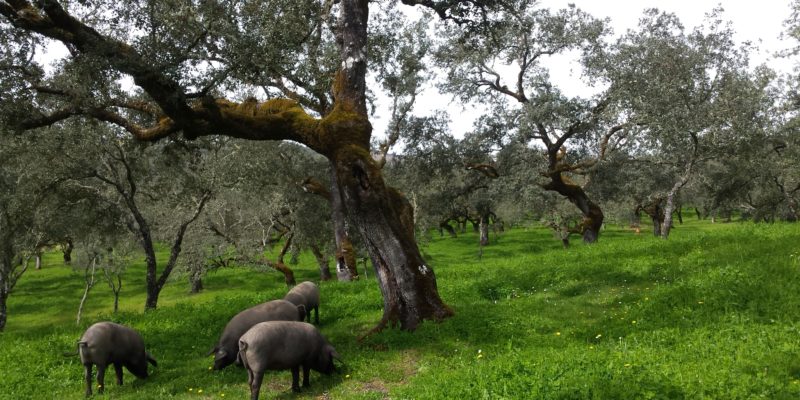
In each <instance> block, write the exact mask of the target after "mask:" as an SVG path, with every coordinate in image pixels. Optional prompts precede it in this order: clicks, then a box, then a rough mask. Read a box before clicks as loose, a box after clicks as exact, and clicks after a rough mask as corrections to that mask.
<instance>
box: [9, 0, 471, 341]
mask: <svg viewBox="0 0 800 400" xmlns="http://www.w3.org/2000/svg"><path fill="white" fill-rule="evenodd" d="M407 3H414V2H407ZM424 3H431V5H436V4H435V3H437V2H424ZM445 3H452V2H445ZM65 4H68V5H69V6H70V8H69V9H67V8H65ZM337 12H338V15H337V16H334V13H337ZM459 12H461V11H459ZM442 13H443V14H444V15H451V14H448V11H447V10H444V11H442ZM0 15H2V16H3V17H4V22H3V29H4V31H6V32H13V34H14V36H13V37H7V38H5V39H6V40H18V41H19V42H24V41H26V40H41V38H42V37H46V38H50V39H53V40H56V41H59V42H61V43H63V44H64V45H65V46H66V47H67V49H68V50H69V52H70V56H69V57H68V59H67V60H65V61H64V62H63V63H62V64H61V66H62V68H63V67H67V66H80V67H83V68H84V69H85V70H86V71H87V77H88V78H90V79H93V80H98V81H109V82H113V81H115V80H116V79H118V78H121V77H130V78H132V80H133V83H134V84H135V85H136V86H137V87H138V88H140V89H141V91H140V92H137V93H136V94H135V95H129V94H127V93H125V92H124V91H122V90H119V89H118V88H115V87H114V85H111V84H109V85H105V88H98V87H97V86H95V87H94V88H93V89H92V91H89V92H87V93H84V94H83V95H78V96H74V95H72V94H71V93H70V92H68V91H66V90H65V86H64V84H63V83H62V84H61V85H59V82H52V81H46V80H42V79H30V80H29V84H28V85H26V88H25V89H29V90H28V91H27V92H28V93H26V94H23V95H20V97H21V98H22V99H24V100H28V105H30V106H35V107H36V109H37V110H38V113H34V115H33V116H32V117H30V115H31V113H27V115H26V114H25V113H19V114H18V116H19V117H20V118H18V119H17V120H16V121H14V122H15V123H16V124H17V126H18V127H20V128H23V129H31V128H36V127H42V126H49V125H53V124H56V123H58V122H59V121H61V120H64V119H66V118H71V117H74V116H84V117H90V118H94V119H97V120H101V121H105V122H108V123H111V124H116V125H119V126H121V127H123V128H124V129H126V130H127V131H128V132H130V133H131V134H132V135H133V136H135V137H136V138H137V139H140V140H148V141H152V140H159V139H162V138H165V137H167V136H170V135H175V134H181V135H183V137H185V138H187V139H196V138H199V137H202V136H208V135H226V136H230V137H235V138H242V139H250V140H292V141H295V142H298V143H302V144H304V145H305V146H307V147H309V148H311V149H313V150H314V151H316V152H318V153H320V154H322V155H324V156H325V157H326V158H327V159H328V160H329V162H330V166H331V170H332V173H331V178H332V179H331V189H332V190H331V192H332V193H334V194H335V195H336V196H339V197H340V198H341V200H342V204H343V205H344V209H345V210H346V212H347V214H348V216H349V217H350V218H351V219H352V221H353V222H354V225H355V226H356V228H357V229H358V231H359V233H360V234H361V236H362V239H363V243H364V246H365V247H366V249H367V251H368V252H369V254H370V257H371V259H372V263H373V266H374V268H375V270H376V275H377V277H378V281H379V284H380V288H381V292H382V294H383V298H384V315H383V318H382V320H381V321H380V323H379V324H378V326H377V327H376V328H377V329H381V328H383V327H384V326H386V325H387V324H399V325H400V327H401V328H403V329H408V330H413V329H414V328H415V327H416V326H417V325H418V324H419V323H420V322H421V321H422V320H424V319H433V320H441V319H444V318H446V317H448V316H450V315H452V310H451V309H450V308H449V307H448V306H447V305H445V304H444V303H443V301H442V300H441V299H440V297H439V294H438V290H437V286H436V279H435V275H434V272H433V269H432V268H431V267H430V266H429V265H428V263H427V262H426V261H425V260H424V259H423V258H422V256H421V254H420V252H419V249H418V247H417V245H416V243H415V240H414V237H413V232H412V231H410V230H409V229H407V228H408V227H407V226H405V225H404V223H403V222H402V220H401V215H404V214H406V213H407V211H408V210H407V205H408V202H407V201H406V200H405V199H404V198H403V197H402V195H401V194H400V193H399V192H398V191H396V190H394V189H392V188H390V187H388V186H387V185H386V184H385V182H384V180H383V176H382V174H381V169H380V168H379V166H378V165H377V164H376V162H375V161H374V160H373V159H372V157H371V155H370V138H371V134H372V127H371V124H370V122H369V118H368V113H367V96H366V89H367V88H366V80H365V76H366V72H367V60H368V55H367V41H368V35H367V27H368V21H369V15H370V12H369V2H368V1H366V0H343V1H341V2H338V3H336V2H332V1H331V2H324V3H320V2H317V1H300V2H295V1H267V2H262V1H238V2H219V3H217V2H213V1H209V2H189V1H164V2H154V1H133V2H125V3H108V2H103V1H98V2H81V3H80V4H76V3H62V2H58V1H54V0H42V1H36V2H29V1H19V0H13V1H12V0H7V1H2V2H0ZM319 21H327V26H329V27H330V28H331V30H330V31H328V30H327V29H326V24H324V23H321V22H319ZM323 29H326V30H325V31H324V32H323V31H322V30H323ZM331 33H332V36H333V38H334V40H335V42H336V43H337V45H338V57H336V58H337V59H338V62H339V63H340V64H339V65H338V67H337V68H338V70H337V71H336V72H335V73H332V74H331V75H330V81H329V82H330V85H329V86H328V87H329V88H330V93H331V94H332V98H333V102H332V104H330V105H328V107H321V108H320V109H321V110H324V113H319V114H318V113H314V112H309V111H307V108H306V106H307V105H305V104H303V102H302V101H300V100H301V98H299V97H297V98H293V96H282V97H278V98H272V99H269V100H267V101H258V100H256V99H255V98H247V99H245V100H244V101H237V100H236V98H237V97H236V93H234V92H238V93H239V94H250V95H252V94H253V93H256V91H257V90H258V89H259V87H260V86H268V85H267V84H266V83H264V82H265V80H264V79H263V78H264V77H265V76H266V77H267V78H269V79H271V80H270V82H272V81H276V82H275V85H271V86H270V87H275V86H280V85H283V86H284V87H289V88H292V87H294V85H295V84H294V82H293V81H292V80H291V78H292V77H293V76H296V73H300V72H302V70H301V67H298V66H303V67H305V66H308V65H311V64H313V63H314V62H315V59H314V58H306V57H304V55H305V54H307V50H308V49H309V46H313V45H314V40H311V39H312V38H314V37H317V36H316V35H331ZM28 54H29V53H28ZM15 66H16V67H19V68H20V69H22V70H24V69H25V68H26V66H27V65H26V60H24V59H23V60H18V62H17V64H15ZM21 78H22V79H26V78H25V76H24V74H22V77H21ZM253 83H256V84H257V85H253ZM67 84H68V85H80V84H81V83H80V82H74V81H72V82H67ZM258 84H264V85H260V86H259V85H258ZM320 87H321V86H320V85H317V86H315V87H314V88H313V89H315V90H320ZM100 89H105V90H100ZM297 90H298V91H303V90H305V89H304V88H303V87H302V86H299V85H298V87H297ZM269 93H271V92H268V94H269ZM312 93H313V92H312ZM282 94H286V91H284V92H283V93H282ZM240 97H242V96H240ZM317 101H318V102H324V96H323V97H318V98H317Z"/></svg>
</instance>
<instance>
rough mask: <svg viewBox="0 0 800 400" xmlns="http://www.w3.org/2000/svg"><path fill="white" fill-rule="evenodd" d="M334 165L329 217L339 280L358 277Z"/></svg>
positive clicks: (343, 280)
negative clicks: (334, 243)
mask: <svg viewBox="0 0 800 400" xmlns="http://www.w3.org/2000/svg"><path fill="white" fill-rule="evenodd" d="M335 174H336V173H335V166H334V165H331V217H332V219H333V238H334V239H335V240H336V254H335V255H334V257H335V258H336V278H337V279H338V280H339V281H340V282H350V281H354V280H356V279H358V266H357V265H356V252H355V249H354V248H353V242H352V241H351V240H350V234H349V233H348V232H347V214H346V213H345V210H344V204H343V203H342V196H341V193H340V192H339V186H338V185H337V184H336V183H335V182H336V176H335Z"/></svg>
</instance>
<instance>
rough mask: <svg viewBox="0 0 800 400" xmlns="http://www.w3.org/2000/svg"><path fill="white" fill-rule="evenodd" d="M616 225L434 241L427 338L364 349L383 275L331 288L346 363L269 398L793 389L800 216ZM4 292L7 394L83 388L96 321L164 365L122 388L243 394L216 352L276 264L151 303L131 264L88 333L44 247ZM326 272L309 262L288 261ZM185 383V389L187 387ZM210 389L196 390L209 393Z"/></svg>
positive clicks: (154, 395)
mask: <svg viewBox="0 0 800 400" xmlns="http://www.w3.org/2000/svg"><path fill="white" fill-rule="evenodd" d="M645 232H646V230H644V229H643V231H642V234H641V235H635V234H633V233H631V232H630V230H623V229H620V228H617V227H613V226H608V227H607V229H606V230H604V231H603V233H602V235H601V238H600V242H599V243H597V244H595V245H591V246H586V245H582V244H575V245H574V246H573V248H571V249H569V250H566V251H565V250H563V249H562V248H561V244H560V242H559V241H557V240H555V239H554V238H553V237H552V236H551V234H550V232H549V231H548V230H544V229H538V228H531V229H514V230H510V231H507V232H506V233H504V234H502V235H500V236H498V237H496V238H494V240H493V241H492V243H491V245H490V246H488V247H486V248H485V249H484V254H483V257H482V258H481V259H478V258H477V255H478V249H477V246H476V243H477V238H476V237H475V236H474V235H473V234H467V235H461V236H460V237H459V238H457V239H450V238H438V237H435V238H434V239H433V240H432V241H431V242H430V243H429V244H428V245H426V247H425V248H424V249H423V250H424V252H425V254H426V257H427V259H428V261H429V263H430V265H431V266H433V267H434V268H435V270H436V274H437V279H438V283H439V289H440V292H441V295H442V297H443V298H444V299H445V301H446V302H447V303H448V304H450V305H451V306H452V307H453V308H454V309H455V311H456V315H455V317H453V318H451V319H448V320H447V321H445V322H443V323H441V324H434V323H425V324H423V325H422V326H421V327H420V328H419V329H418V330H417V331H416V332H414V333H408V332H401V331H397V330H387V331H384V332H383V333H381V334H378V335H374V336H371V337H369V338H367V339H366V340H365V341H364V342H362V343H358V342H357V341H356V340H355V338H356V336H357V335H358V334H360V333H363V332H365V331H367V330H368V329H369V328H370V327H372V326H373V324H374V323H375V322H377V320H378V319H379V318H380V316H381V304H382V303H381V297H380V292H379V290H378V288H377V285H376V283H375V281H374V276H373V274H372V271H370V275H369V278H368V279H362V280H361V281H359V282H354V283H339V282H325V283H323V284H322V285H321V288H322V289H321V290H322V296H323V300H322V307H321V310H320V311H321V313H320V318H321V321H322V324H321V326H320V328H321V330H322V332H323V333H324V334H325V335H326V336H327V337H328V338H329V340H330V341H331V342H332V343H333V344H334V345H335V346H336V348H337V350H338V351H339V353H341V354H342V356H343V357H344V359H345V361H346V362H347V371H346V373H344V374H341V375H333V376H330V377H327V376H320V375H318V374H316V373H312V377H311V383H312V386H311V388H310V389H309V390H306V391H304V392H303V393H301V394H299V395H295V394H293V393H291V391H290V390H289V387H290V383H291V374H290V373H289V372H288V371H284V372H270V373H268V374H267V377H266V378H265V385H264V387H263V388H262V398H279V399H286V398H336V399H340V398H347V399H383V398H392V399H450V398H452V399H480V398H491V399H522V398H531V399H534V398H535V399H651V398H653V399H681V398H686V399H698V398H709V399H750V398H768V399H796V398H800V290H798V289H799V288H800V260H799V258H800V224H774V225H754V224H750V223H730V224H722V223H717V224H710V223H709V222H708V221H697V220H696V219H694V218H689V217H686V218H685V224H683V225H679V226H677V227H676V228H675V230H674V231H673V234H672V237H671V238H670V239H669V240H668V241H664V240H660V239H657V238H654V237H652V236H650V235H648V234H646V233H645ZM45 262H46V263H45V267H44V269H43V270H41V271H29V272H28V274H27V275H26V276H24V277H23V280H22V281H21V282H20V284H19V286H18V287H17V290H16V292H15V293H14V294H13V295H12V297H11V299H10V300H11V301H10V307H9V312H10V318H9V321H8V326H7V330H6V332H5V333H2V334H0V371H2V379H0V398H9V399H11V398H13V399H21V398H54V399H55V398H58V399H62V398H75V399H77V398H81V397H82V393H83V387H82V384H83V383H82V373H83V372H82V367H81V365H80V363H79V361H78V359H77V357H64V356H63V355H62V353H63V352H65V351H69V350H71V349H74V346H75V341H76V340H77V338H78V337H79V336H80V334H81V332H82V331H83V330H84V329H85V328H86V327H87V326H88V325H89V324H90V323H92V322H95V321H97V320H103V319H111V320H114V321H118V322H121V323H124V324H127V325H130V326H132V327H134V328H136V329H137V330H139V331H140V332H141V333H142V334H143V336H144V338H145V342H146V343H147V345H148V349H149V351H150V352H151V353H152V354H154V356H155V357H156V358H157V359H158V361H159V363H160V364H159V367H158V368H157V369H155V372H154V374H153V375H152V376H151V377H150V378H148V379H147V380H138V379H136V378H134V377H133V376H132V375H130V374H128V373H127V372H126V384H125V385H124V386H122V387H118V386H116V385H114V384H113V379H112V378H113V374H111V375H109V376H107V379H106V385H107V386H106V395H105V396H107V397H109V398H120V399H161V398H170V397H172V398H182V399H201V398H214V399H219V398H223V396H222V394H224V395H225V396H224V398H235V399H239V398H247V396H248V395H249V391H248V388H247V384H246V381H247V374H246V372H245V371H244V370H242V369H239V368H234V367H231V368H228V369H226V370H224V371H221V372H211V371H209V370H208V368H209V367H210V366H211V358H208V357H205V356H204V353H205V352H206V351H207V350H208V349H209V348H210V347H211V346H212V344H213V343H214V342H215V340H216V339H217V337H218V335H219V333H220V331H221V329H222V327H223V326H224V325H225V323H226V322H227V320H228V318H230V317H231V316H232V315H233V314H235V313H236V312H238V311H239V310H241V309H243V308H245V307H248V306H250V305H252V304H255V303H257V302H261V301H264V300H268V299H272V298H279V297H281V296H282V295H283V294H284V293H285V290H286V288H285V287H284V286H283V285H282V283H281V282H282V281H283V279H282V276H281V275H280V274H278V273H274V272H270V273H260V272H253V271H252V270H247V269H225V270H220V271H217V272H214V273H212V274H210V275H209V276H208V277H207V278H206V280H205V285H206V289H205V291H204V292H203V293H202V294H199V295H188V294H187V290H188V284H187V283H186V282H185V280H184V279H181V280H178V281H173V282H171V283H170V284H169V285H168V286H167V287H166V288H165V289H164V292H163V294H162V295H161V298H160V300H159V309H158V310H156V311H153V312H148V313H146V314H143V313H142V312H141V309H142V307H143V304H144V284H143V281H144V274H143V267H142V266H141V265H137V266H134V267H132V268H131V269H130V271H129V272H128V274H127V280H126V281H125V286H124V287H123V292H122V299H121V307H122V312H120V313H119V314H117V315H111V306H112V300H113V299H112V296H111V294H110V290H108V289H107V288H105V287H103V286H99V285H98V286H97V287H96V288H95V290H94V291H93V292H92V294H91V295H90V300H89V303H88V304H87V308H86V311H85V314H84V317H83V318H84V320H83V323H82V324H81V326H80V327H77V326H76V325H75V312H76V309H77V305H78V301H79V299H80V294H81V291H82V286H81V285H82V280H81V276H79V275H77V274H76V273H74V272H72V270H71V269H70V268H68V267H64V266H63V265H61V264H59V259H58V257H57V256H56V255H55V254H51V255H48V257H47V258H46V259H45ZM294 269H295V273H296V276H297V278H298V280H299V281H300V280H306V279H311V280H316V279H317V270H316V267H315V263H314V261H313V258H312V257H309V256H307V255H304V256H302V257H301V258H300V263H299V264H298V265H296V266H294ZM190 389H191V390H190ZM201 389H202V391H203V392H202V393H200V394H198V391H199V390H201Z"/></svg>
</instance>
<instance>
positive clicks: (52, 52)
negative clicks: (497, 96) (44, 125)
mask: <svg viewBox="0 0 800 400" xmlns="http://www.w3.org/2000/svg"><path fill="white" fill-rule="evenodd" d="M569 3H573V4H575V5H576V6H577V7H578V8H580V9H582V10H584V11H586V12H588V13H589V14H591V15H593V16H595V17H597V18H606V17H608V18H610V19H611V26H612V28H613V30H614V35H615V36H619V35H621V34H623V33H625V32H626V31H627V30H628V29H634V28H636V26H637V25H638V22H639V18H640V17H641V15H642V11H643V10H644V9H646V8H654V7H655V8H659V9H661V10H663V11H669V12H673V13H675V14H676V15H677V16H678V18H680V20H681V22H682V23H683V25H684V27H685V28H686V29H687V30H691V29H692V28H694V27H695V26H697V25H700V24H701V23H702V22H703V18H704V16H705V14H706V13H708V12H710V11H711V10H712V9H713V8H714V7H716V6H718V5H721V6H722V7H723V9H724V10H725V12H724V13H723V15H722V17H723V19H725V20H730V21H731V22H732V23H733V29H734V30H735V31H736V39H737V40H738V41H740V42H744V41H751V42H752V43H754V44H755V45H757V46H758V47H759V48H760V49H761V50H760V51H759V52H758V53H756V54H752V55H751V60H750V61H751V65H753V66H755V65H758V64H762V63H765V64H767V65H768V66H770V67H772V68H773V69H776V70H778V71H779V72H786V73H788V72H790V71H791V70H792V62H791V61H790V60H786V59H781V58H776V57H775V56H774V54H775V53H776V52H779V51H782V50H785V49H788V48H790V47H792V46H793V43H792V42H791V41H786V40H780V39H779V37H780V35H781V33H782V32H783V31H784V25H783V22H784V20H785V19H786V18H788V16H789V14H790V9H789V3H790V0H760V1H750V0H722V1H720V0H667V1H665V0H661V1H659V0H568V1H565V0H541V1H540V4H541V6H542V7H549V8H551V9H558V8H563V7H566V6H567V5H568V4H569ZM65 54H66V48H64V47H63V46H60V45H56V46H50V47H49V48H48V50H47V51H46V52H45V53H43V54H41V53H40V54H39V56H40V57H37V59H38V61H43V62H44V63H45V64H47V61H52V60H53V59H56V60H57V59H59V58H61V57H63V56H64V55H65ZM545 62H546V65H547V66H548V67H549V69H550V73H551V78H552V80H553V82H554V83H555V84H556V85H557V86H558V87H559V88H560V89H561V90H562V91H563V92H564V93H565V94H567V95H571V96H580V95H584V96H585V95H591V93H590V92H589V91H588V89H587V88H586V86H585V85H583V83H582V81H581V71H580V69H579V67H578V65H577V64H576V63H574V62H573V61H571V60H570V58H569V56H556V57H552V58H551V59H549V60H545ZM388 103H389V101H388V99H379V103H378V106H379V107H378V111H377V112H376V115H375V117H373V119H372V123H373V134H374V135H375V136H376V137H383V136H385V131H386V125H387V124H388V116H389V115H390V110H389V109H388V107H389V104H388ZM442 108H447V109H448V110H449V111H450V114H451V120H452V124H451V128H452V130H453V133H454V134H455V135H456V136H458V137H462V136H463V135H464V133H466V132H467V131H469V130H471V129H472V123H473V121H474V120H475V119H476V118H477V117H478V116H480V115H481V113H482V110H481V109H476V108H474V107H466V108H464V107H462V106H461V105H460V104H457V102H454V101H453V100H452V98H451V96H445V95H442V94H440V93H438V92H437V91H436V90H435V89H430V90H427V91H426V92H424V93H423V94H422V95H421V96H419V97H418V100H417V105H416V107H415V109H416V111H415V113H416V114H417V115H427V114H429V113H430V112H431V111H434V110H437V109H442Z"/></svg>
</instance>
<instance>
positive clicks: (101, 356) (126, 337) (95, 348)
mask: <svg viewBox="0 0 800 400" xmlns="http://www.w3.org/2000/svg"><path fill="white" fill-rule="evenodd" d="M78 354H80V356H81V363H83V367H84V370H85V377H86V395H87V396H90V395H91V394H92V365H93V364H94V365H97V387H98V389H97V391H98V392H99V393H103V389H104V388H105V384H104V382H103V380H104V378H105V373H106V367H108V365H109V364H114V371H115V372H116V373H117V385H122V367H123V366H125V368H127V369H128V371H130V372H131V373H132V374H134V375H136V376H137V377H139V378H147V363H148V362H149V363H150V364H153V366H157V363H156V360H155V359H153V356H151V355H150V354H149V353H147V352H146V351H145V350H144V341H143V340H142V336H141V335H139V332H136V331H135V330H133V329H131V328H128V327H127V326H123V325H120V324H115V323H113V322H98V323H96V324H94V325H92V326H90V327H89V329H87V330H86V332H84V334H83V336H81V340H80V341H78Z"/></svg>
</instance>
